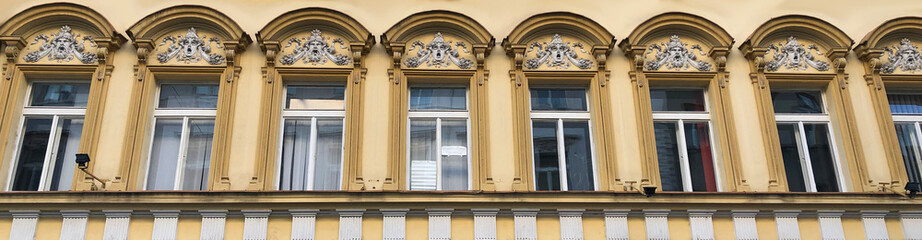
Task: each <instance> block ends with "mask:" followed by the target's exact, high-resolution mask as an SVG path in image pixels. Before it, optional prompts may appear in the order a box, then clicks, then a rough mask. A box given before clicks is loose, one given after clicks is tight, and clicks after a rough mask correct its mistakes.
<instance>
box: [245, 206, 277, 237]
mask: <svg viewBox="0 0 922 240" xmlns="http://www.w3.org/2000/svg"><path fill="white" fill-rule="evenodd" d="M240 212H241V213H243V239H244V240H266V238H267V237H268V236H267V235H268V231H269V214H271V213H272V210H242V211H240Z"/></svg>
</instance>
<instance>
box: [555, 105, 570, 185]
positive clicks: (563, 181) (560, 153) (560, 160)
mask: <svg viewBox="0 0 922 240" xmlns="http://www.w3.org/2000/svg"><path fill="white" fill-rule="evenodd" d="M563 141H564V137H563V119H561V118H558V119H557V164H558V167H559V169H560V190H561V191H567V190H569V184H568V182H567V153H566V150H567V149H566V147H565V146H564V142H563Z"/></svg>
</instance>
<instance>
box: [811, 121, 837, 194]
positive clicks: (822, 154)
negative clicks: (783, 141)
mask: <svg viewBox="0 0 922 240" xmlns="http://www.w3.org/2000/svg"><path fill="white" fill-rule="evenodd" d="M804 136H805V137H806V138H807V149H809V150H810V163H811V165H812V166H811V167H813V180H814V181H815V182H816V191H817V192H838V191H839V181H838V180H837V174H836V172H837V171H836V165H835V163H834V162H833V161H835V159H834V158H833V156H832V146H831V145H830V141H829V131H828V129H827V125H826V124H825V123H820V124H808V123H805V124H804Z"/></svg>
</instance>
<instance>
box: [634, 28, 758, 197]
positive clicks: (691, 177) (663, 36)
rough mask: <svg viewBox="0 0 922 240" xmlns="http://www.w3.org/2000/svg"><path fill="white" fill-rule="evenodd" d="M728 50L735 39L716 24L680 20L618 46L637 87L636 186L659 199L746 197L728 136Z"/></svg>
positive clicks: (638, 30) (638, 31)
mask: <svg viewBox="0 0 922 240" xmlns="http://www.w3.org/2000/svg"><path fill="white" fill-rule="evenodd" d="M732 45H733V38H732V37H730V35H729V34H728V33H727V32H726V31H725V30H724V29H723V28H721V27H720V26H718V25H717V24H715V23H713V22H711V21H709V20H707V19H705V18H702V17H700V16H696V15H692V14H688V13H681V12H670V13H664V14H660V15H657V16H655V17H653V18H650V19H649V20H647V21H645V22H643V23H641V24H640V25H639V26H637V28H635V29H634V31H633V32H631V35H629V36H628V37H627V38H625V39H624V40H622V41H621V43H620V45H619V46H620V47H621V49H624V51H625V54H626V55H627V57H628V58H629V59H630V60H631V62H632V68H631V71H630V72H629V74H630V76H631V81H633V82H634V83H635V84H634V86H635V88H634V89H635V91H634V99H635V103H636V106H634V109H635V110H636V111H637V113H636V115H637V122H638V124H639V129H640V132H641V134H640V136H639V137H640V139H639V141H640V142H641V146H643V150H642V153H643V154H642V155H641V156H642V158H643V160H642V164H641V166H642V169H643V170H642V173H643V176H642V177H641V180H640V185H655V186H658V187H660V189H662V190H663V191H708V192H714V191H747V190H749V184H748V183H746V180H745V178H743V177H742V167H741V166H740V160H739V157H738V156H739V153H738V151H739V150H738V148H737V147H736V144H737V142H736V134H735V131H732V128H733V120H732V110H731V109H730V108H731V104H730V99H729V92H728V91H729V89H728V88H727V85H728V82H729V77H728V74H729V73H728V72H727V70H726V63H727V55H728V54H729V52H730V47H731V46H732ZM677 104H678V105H677ZM680 105H681V106H680ZM690 106H692V107H690ZM721 180H723V181H721Z"/></svg>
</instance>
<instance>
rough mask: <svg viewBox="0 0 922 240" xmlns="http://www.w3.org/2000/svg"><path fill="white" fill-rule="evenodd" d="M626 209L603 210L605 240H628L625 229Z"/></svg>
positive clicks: (626, 228)
mask: <svg viewBox="0 0 922 240" xmlns="http://www.w3.org/2000/svg"><path fill="white" fill-rule="evenodd" d="M630 212H631V210H627V209H605V210H604V211H602V214H603V215H605V238H606V239H607V240H629V239H630V234H629V233H630V232H629V230H628V227H627V214H628V213H630Z"/></svg>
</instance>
